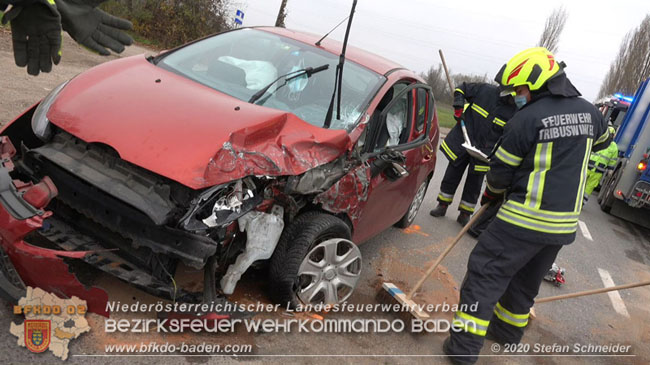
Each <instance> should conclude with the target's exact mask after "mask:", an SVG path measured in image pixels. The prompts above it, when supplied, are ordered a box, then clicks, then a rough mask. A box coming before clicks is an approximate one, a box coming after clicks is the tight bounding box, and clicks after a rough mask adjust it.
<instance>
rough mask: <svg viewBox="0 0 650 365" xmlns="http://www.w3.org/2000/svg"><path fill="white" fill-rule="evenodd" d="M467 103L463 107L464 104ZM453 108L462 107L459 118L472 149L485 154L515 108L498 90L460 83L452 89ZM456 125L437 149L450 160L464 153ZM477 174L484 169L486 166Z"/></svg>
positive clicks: (486, 85) (483, 85)
mask: <svg viewBox="0 0 650 365" xmlns="http://www.w3.org/2000/svg"><path fill="white" fill-rule="evenodd" d="M466 102H467V103H468V105H467V106H465V103H466ZM453 106H454V108H465V109H464V110H465V111H464V113H463V120H464V121H465V127H466V128H467V134H468V135H469V138H470V140H471V142H472V145H474V146H475V147H476V148H478V149H480V150H481V151H483V152H484V153H485V154H489V153H490V152H491V151H492V148H493V147H494V145H495V144H496V142H497V140H498V139H499V137H501V135H502V134H503V127H504V126H505V125H506V122H507V121H508V119H510V118H511V117H512V115H513V114H514V113H515V111H516V107H515V106H514V105H512V104H509V103H507V102H506V101H505V100H504V99H503V98H501V97H500V96H499V89H498V88H497V87H496V86H494V85H490V84H486V83H462V84H461V85H460V86H459V87H458V88H457V89H456V90H455V91H454V103H453ZM463 143H465V138H464V136H463V131H462V128H461V127H460V125H456V126H454V127H453V128H452V129H451V131H449V134H447V137H446V138H445V140H444V141H443V143H441V144H440V150H441V151H442V152H443V153H444V154H445V156H446V157H447V159H448V160H449V161H450V162H452V163H453V162H454V161H456V160H457V159H459V158H461V157H464V156H465V154H467V151H465V148H464V147H463V146H462V144H463ZM476 172H477V173H485V172H487V168H485V167H484V168H483V170H482V171H479V170H476Z"/></svg>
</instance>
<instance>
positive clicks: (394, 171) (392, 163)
mask: <svg viewBox="0 0 650 365" xmlns="http://www.w3.org/2000/svg"><path fill="white" fill-rule="evenodd" d="M370 168H371V175H372V177H375V176H377V175H379V174H381V173H382V172H383V173H384V174H385V175H386V177H387V178H388V179H389V180H390V181H396V180H399V179H401V178H403V177H406V176H408V175H409V172H408V170H407V169H406V156H404V154H403V153H402V152H400V151H396V150H394V149H392V148H390V147H388V148H386V149H384V150H383V151H382V152H381V153H380V154H379V155H377V158H375V160H374V161H372V164H371V167H370Z"/></svg>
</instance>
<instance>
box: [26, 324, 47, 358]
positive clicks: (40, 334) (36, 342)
mask: <svg viewBox="0 0 650 365" xmlns="http://www.w3.org/2000/svg"><path fill="white" fill-rule="evenodd" d="M51 335H52V322H51V321H50V320H49V319H47V320H45V319H26V320H25V347H27V348H28V349H29V351H31V352H43V351H45V350H47V348H48V347H49V346H50V339H51Z"/></svg>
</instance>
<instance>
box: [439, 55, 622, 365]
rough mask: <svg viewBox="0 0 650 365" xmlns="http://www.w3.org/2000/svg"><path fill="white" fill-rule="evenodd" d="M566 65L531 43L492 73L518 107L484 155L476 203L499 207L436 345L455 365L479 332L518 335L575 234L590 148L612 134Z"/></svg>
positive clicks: (466, 358) (503, 339)
mask: <svg viewBox="0 0 650 365" xmlns="http://www.w3.org/2000/svg"><path fill="white" fill-rule="evenodd" d="M564 67H565V65H564V64H563V63H558V62H557V61H556V60H555V57H554V56H553V54H552V53H551V52H549V51H548V50H546V49H545V48H542V47H536V48H531V49H527V50H525V51H523V52H521V53H519V54H517V55H516V56H514V57H513V58H512V59H511V60H510V61H508V62H507V63H506V64H505V65H504V66H503V68H502V69H501V70H500V71H499V73H498V74H497V77H496V81H497V82H498V83H499V84H500V85H501V88H502V90H503V91H504V92H509V91H511V90H514V91H515V92H516V97H515V102H516V104H517V106H518V108H519V110H518V111H517V113H515V115H514V116H513V118H512V119H511V120H510V121H509V122H508V124H506V127H505V131H504V134H503V140H502V143H501V145H500V147H499V148H498V149H497V151H496V152H495V154H494V157H493V158H492V159H491V161H490V170H489V172H488V174H487V188H486V189H485V191H484V194H483V198H482V199H481V203H482V204H487V203H492V204H493V203H494V202H497V201H503V205H502V206H501V208H500V209H499V212H498V213H497V217H496V218H495V219H494V221H492V223H490V225H489V226H488V228H487V229H486V230H485V231H484V232H483V233H482V234H481V236H480V237H479V240H478V243H477V245H476V246H475V248H474V250H473V251H472V253H471V255H470V257H469V261H468V264H467V273H466V276H465V280H464V281H463V285H462V287H461V289H460V304H461V306H460V308H461V309H462V310H460V311H458V312H456V314H455V316H454V321H453V326H454V330H453V331H450V337H449V338H448V339H447V340H446V341H445V343H444V345H443V350H444V352H445V353H446V354H447V355H448V356H449V357H450V359H451V360H452V361H453V362H454V363H457V364H472V363H474V362H476V361H477V359H478V354H479V352H480V351H481V348H482V347H483V341H484V339H485V337H486V336H489V337H491V339H493V340H495V341H497V342H500V343H519V342H520V340H521V338H522V336H523V333H524V328H525V327H526V325H527V324H528V317H529V312H530V308H531V307H532V305H533V302H534V299H535V297H536V296H537V293H538V291H539V286H540V284H541V282H542V280H543V278H544V275H545V274H546V273H547V272H548V270H549V269H550V268H551V265H552V264H553V261H554V260H555V257H556V256H557V254H558V252H559V251H560V249H561V248H562V246H563V245H566V244H570V243H571V242H573V241H574V239H575V235H576V227H577V225H578V216H579V215H580V211H581V208H582V196H583V194H584V187H585V180H586V178H587V166H588V162H589V154H590V152H591V151H592V148H593V150H600V149H603V148H605V147H607V146H608V145H609V138H610V137H609V131H608V130H607V124H606V123H605V121H604V120H603V117H602V114H601V113H600V112H599V111H598V110H597V109H596V107H595V106H594V105H592V104H591V103H589V102H588V101H586V100H584V99H582V98H580V97H579V96H580V93H579V92H578V90H577V89H576V88H575V87H574V86H573V84H571V82H570V81H569V79H568V78H567V76H566V74H565V72H564ZM476 303H478V304H476ZM455 355H456V356H455Z"/></svg>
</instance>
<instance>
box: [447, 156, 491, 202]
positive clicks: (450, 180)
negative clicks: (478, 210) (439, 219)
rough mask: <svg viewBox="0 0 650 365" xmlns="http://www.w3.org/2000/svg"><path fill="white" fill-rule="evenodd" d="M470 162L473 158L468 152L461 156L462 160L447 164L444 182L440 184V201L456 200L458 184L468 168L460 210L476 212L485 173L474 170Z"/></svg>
mask: <svg viewBox="0 0 650 365" xmlns="http://www.w3.org/2000/svg"><path fill="white" fill-rule="evenodd" d="M470 162H471V158H470V157H469V155H467V154H466V155H465V156H464V157H461V158H460V161H458V160H457V161H454V163H453V164H452V163H449V165H447V170H445V176H443V178H442V183H441V184H440V194H438V202H440V204H445V205H449V204H451V202H452V201H453V200H454V194H456V189H457V188H458V185H460V181H461V180H462V179H463V174H464V173H465V170H466V169H467V170H468V171H467V177H466V178H465V186H464V187H463V195H462V196H461V200H460V204H459V205H458V210H460V211H461V212H467V213H470V214H471V213H474V210H475V207H476V202H477V201H478V198H479V196H480V195H481V187H482V186H483V177H484V176H485V173H480V172H476V171H472V165H473V164H471V163H470ZM468 167H469V168H468Z"/></svg>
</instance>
